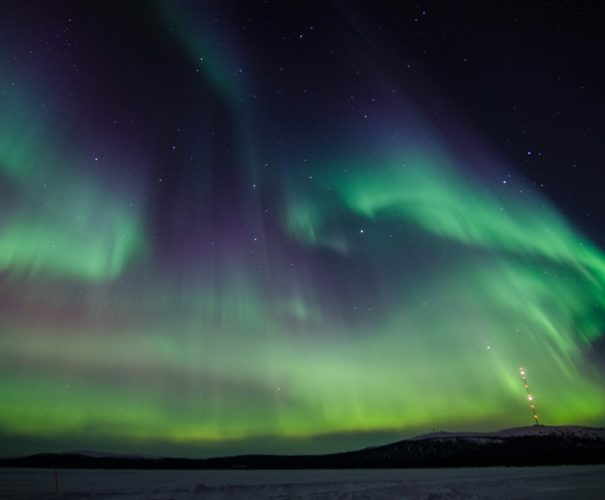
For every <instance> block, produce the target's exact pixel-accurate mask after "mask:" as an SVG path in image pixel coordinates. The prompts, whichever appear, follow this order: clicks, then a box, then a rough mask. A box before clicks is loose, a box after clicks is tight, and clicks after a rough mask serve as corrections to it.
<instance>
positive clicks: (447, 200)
mask: <svg viewBox="0 0 605 500" xmlns="http://www.w3.org/2000/svg"><path fill="white" fill-rule="evenodd" d="M165 10H166V9H165ZM167 16H168V18H169V20H168V21H167V22H173V23H177V22H181V23H185V22H186V20H185V19H184V16H183V14H181V13H179V12H176V11H170V12H169V13H168V14H167ZM194 35H195V33H194V31H193V30H191V29H189V28H186V27H185V28H183V27H181V28H180V29H177V36H178V38H179V39H180V40H183V43H184V44H186V46H187V49H188V53H189V54H190V55H191V57H192V58H199V57H200V56H199V53H200V51H202V52H203V51H204V50H208V49H207V48H206V45H204V44H203V43H202V42H200V41H199V39H197V38H195V37H194ZM209 40H210V41H209V42H207V43H211V42H212V41H211V39H209ZM211 52H212V51H211ZM209 57H210V56H209ZM219 59H220V58H219ZM210 64H211V65H210V67H209V68H208V66H206V70H205V71H206V72H207V77H208V79H209V81H210V85H211V87H212V88H213V89H214V91H216V92H217V94H219V95H220V96H221V97H220V99H226V100H228V101H229V100H231V101H237V100H238V99H239V98H240V97H241V95H243V94H242V92H243V91H242V89H241V88H239V86H235V84H233V86H229V85H228V84H227V83H225V82H227V81H231V79H230V78H229V77H228V76H229V75H228V73H229V71H230V70H229V71H227V70H226V69H224V68H221V67H220V65H219V66H216V65H215V64H214V63H213V62H212V61H211V59H210ZM217 64H218V63H217ZM4 73H5V74H8V73H10V72H9V71H8V70H7V71H5V72H4ZM3 80H4V81H2V82H0V86H1V87H2V94H0V116H1V117H7V116H10V117H12V119H11V120H10V122H9V121H8V120H6V119H5V118H2V119H1V120H0V195H1V196H0V210H1V218H0V273H1V276H0V278H1V281H0V313H1V314H0V394H2V397H1V398H0V439H1V440H2V441H3V442H4V443H5V444H4V445H3V446H2V447H0V452H1V453H2V454H11V453H16V452H24V451H40V448H43V449H44V450H48V451H52V450H63V449H69V448H73V447H77V448H97V449H106V450H112V451H124V452H132V451H133V450H136V451H137V452H138V451H141V452H153V453H171V454H178V455H192V456H204V455H213V454H220V453H235V452H238V453H243V452H261V451H267V452H268V451H273V452H314V451H321V452H324V451H334V450H343V449H347V448H353V447H356V446H365V445H370V444H376V443H377V442H381V441H388V440H390V439H397V438H401V437H404V436H408V435H411V434H413V433H415V432H420V431H429V430H431V429H432V428H439V429H445V428H447V429H461V428H466V429H486V430H487V429H494V428H497V427H506V426H514V425H528V424H529V423H530V422H531V416H530V413H529V409H528V408H527V402H526V395H525V392H524V389H523V386H522V383H521V380H520V378H519V375H518V369H519V367H520V366H524V367H525V368H526V370H527V373H528V378H529V383H530V386H531V388H532V390H533V391H535V398H536V404H537V408H538V413H539V416H540V418H541V420H542V421H543V422H544V423H546V424H569V423H577V424H588V425H590V424H594V425H603V424H604V423H605V391H603V387H605V375H604V373H603V370H602V367H600V366H599V364H598V363H597V362H595V360H594V359H593V356H594V352H593V351H594V347H593V346H594V343H595V342H597V341H599V340H600V339H601V338H602V335H603V332H604V331H605V256H604V255H603V253H602V252H601V251H600V250H599V249H598V248H596V247H595V246H594V245H593V244H592V243H591V242H590V241H588V240H587V239H586V238H584V237H583V236H582V235H580V234H578V233H577V232H576V231H575V230H574V228H573V227H572V226H571V225H570V223H569V222H568V221H566V220H565V218H564V217H563V216H562V215H561V214H560V213H559V212H558V211H557V210H556V208H555V207H553V206H551V205H550V204H549V203H548V202H547V201H546V200H545V199H544V198H543V197H542V196H541V195H540V194H539V193H538V192H537V191H536V190H535V188H533V187H532V186H531V185H528V184H526V183H524V182H523V181H520V180H514V181H507V183H506V184H504V183H502V184H499V185H498V186H499V187H498V188H497V189H494V188H493V187H490V186H493V184H494V183H493V181H491V182H488V180H486V179H482V178H481V177H479V176H474V175H470V174H469V172H472V171H474V169H475V167H476V166H475V165H473V164H470V163H469V162H468V161H467V160H465V159H462V158H460V157H459V156H457V155H456V154H455V153H454V152H453V151H452V150H451V148H449V147H448V145H447V143H446V142H445V141H442V140H441V138H440V137H439V135H438V134H437V133H436V132H432V133H431V134H430V135H432V138H431V141H430V146H428V145H427V146H425V147H420V146H415V145H414V144H413V142H410V141H403V140H402V141H401V142H400V143H399V144H397V147H396V148H383V149H382V150H379V151H378V152H375V153H373V154H368V153H367V152H364V151H363V150H360V151H352V148H350V147H348V148H344V147H343V148H342V150H343V151H346V153H343V154H342V155H341V156H339V157H334V155H327V154H326V155H323V156H322V155H317V157H316V158H315V159H314V160H313V161H311V162H310V164H312V165H314V166H312V167H309V168H308V169H307V170H305V173H304V175H305V177H304V178H303V177H302V176H299V177H297V176H295V175H294V174H283V172H288V169H287V168H284V169H283V170H281V171H279V172H282V173H281V174H280V175H282V176H283V178H280V179H279V181H280V182H279V183H277V184H276V183H273V184H271V185H270V183H268V182H267V183H263V181H262V180H259V181H256V179H255V182H258V185H255V190H256V192H259V193H263V192H265V193H266V192H268V191H271V190H274V189H275V185H278V186H280V187H279V190H280V192H279V193H277V196H275V197H274V198H272V199H275V200H277V201H275V202H274V204H273V205H272V206H270V207H269V208H270V212H271V213H272V214H273V213H274V214H277V215H276V220H277V223H276V226H275V227H272V228H269V229H267V226H266V225H263V223H262V221H261V218H260V217H261V216H260V215H257V212H258V213H264V212H263V210H262V208H264V207H260V208H259V204H258V202H257V201H255V202H250V206H252V208H253V210H250V211H249V213H248V215H247V217H248V219H246V224H241V226H242V227H244V226H245V228H246V229H245V230H246V231H247V230H248V229H249V228H250V227H253V228H254V229H255V231H254V232H252V231H251V233H253V234H252V235H251V237H250V238H249V242H248V243H246V245H248V246H245V247H244V246H242V245H241V244H240V245H235V244H233V245H231V244H229V243H228V239H226V238H223V239H221V238H220V237H219V236H220V235H215V234H214V232H217V229H216V226H213V225H212V224H211V223H210V222H208V220H206V219H204V220H201V221H199V222H198V221H196V224H195V225H194V226H193V227H194V229H192V231H196V232H199V234H202V235H210V236H212V237H214V236H216V240H217V241H218V244H217V247H220V248H216V249H212V250H208V251H207V253H205V254H201V253H200V255H199V256H198V255H197V254H195V252H193V253H194V254H195V255H196V256H195V258H193V260H192V261H191V262H189V264H191V265H190V267H189V268H186V272H183V273H180V274H179V273H172V272H171V271H172V269H173V267H177V266H176V265H175V264H174V263H173V262H167V260H162V256H161V255H159V254H158V253H157V252H155V253H154V250H153V244H154V235H153V234H152V233H153V232H152V231H151V230H150V227H149V226H150V225H151V224H150V222H149V219H146V217H145V213H144V212H145V209H144V203H143V202H144V197H145V195H143V194H141V192H139V191H138V190H137V189H136V188H132V190H130V191H128V190H125V191H128V194H125V192H124V191H121V190H120V187H119V186H120V185H121V183H122V181H123V180H124V179H123V178H106V177H103V175H102V172H101V171H100V170H98V168H97V167H96V166H94V165H91V164H90V163H91V160H90V158H89V156H90V155H89V154H88V152H87V151H85V150H84V149H83V148H78V147H76V146H73V147H70V146H67V144H71V141H70V139H69V138H70V137H73V136H74V135H78V134H81V135H82V136H86V134H89V133H90V131H84V132H81V131H79V123H78V120H77V119H76V118H75V117H72V116H65V115H64V114H62V112H61V109H62V107H61V105H60V103H54V105H53V104H52V103H49V104H48V107H44V108H43V107H41V106H40V105H39V101H41V100H42V98H41V97H40V93H39V92H38V91H36V90H35V89H30V90H29V92H27V91H23V90H19V89H23V88H24V86H23V85H16V86H13V85H11V81H13V80H15V79H10V78H8V77H3ZM217 89H218V90H217ZM217 99H219V98H218V97H217ZM231 104H233V102H232V103H231ZM235 106H236V104H234V107H235ZM246 112H247V113H248V112H249V113H253V112H254V110H253V109H252V107H247V111H246ZM249 140H250V141H252V139H251V138H250V139H249ZM242 149H245V148H242ZM335 149H337V148H335ZM385 149H387V150H385ZM369 150H370V148H369V147H368V151H369ZM242 156H243V155H242ZM112 161H114V162H115V163H117V164H119V165H125V166H128V165H129V163H130V162H132V161H133V160H132V159H131V156H129V155H128V154H126V153H124V154H123V155H122V156H120V155H119V154H115V155H114V158H112ZM242 163H243V165H242V166H241V171H242V177H244V179H243V180H241V184H242V185H251V184H252V181H251V179H250V177H251V174H250V172H251V171H254V169H253V168H251V163H253V162H252V161H249V162H246V161H243V162H242ZM114 167H115V165H114ZM235 182H236V181H234V183H235ZM237 182H239V180H238V181H237ZM255 199H256V198H255ZM203 201H204V202H206V201H207V200H206V199H204V200H203ZM246 203H247V201H244V202H243V204H244V205H245V206H246V208H248V205H246ZM208 204H210V202H208ZM235 222H238V221H235ZM241 222H242V221H241V220H240V221H239V223H241ZM248 222H249V224H248ZM234 225H236V224H235V223H234ZM263 228H264V229H263ZM243 230H244V229H242V231H243ZM253 235H255V236H254V238H253ZM210 236H209V237H208V238H209V239H210ZM257 240H258V241H257ZM212 244H213V245H214V240H213V241H212ZM183 246H186V245H183ZM213 248H214V247H213ZM171 266H172V267H171ZM179 269H181V268H179ZM27 442H30V443H32V444H31V446H30V449H27V450H26V449H25V448H26V447H25V448H24V446H25V445H24V444H23V443H27Z"/></svg>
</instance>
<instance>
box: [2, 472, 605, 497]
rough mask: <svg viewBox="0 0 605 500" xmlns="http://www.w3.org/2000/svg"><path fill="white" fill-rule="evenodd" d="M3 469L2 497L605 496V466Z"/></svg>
mask: <svg viewBox="0 0 605 500" xmlns="http://www.w3.org/2000/svg"><path fill="white" fill-rule="evenodd" d="M58 478H59V493H58V494H56V493H55V476H54V470H51V469H0V497H1V498H19V499H27V498H29V499H39V498H112V499H122V498H124V499H158V500H159V499H169V498H172V499H187V498H229V499H231V498H241V499H254V498H273V499H278V498H279V499H285V498H299V499H300V498H312V499H331V498H338V499H349V498H350V499H372V498H379V499H392V498H426V499H429V498H430V499H438V498H454V499H456V498H475V499H478V498H531V499H535V498H544V499H547V498H548V499H550V498H566V499H573V500H579V499H593V498H594V499H602V498H605V465H590V466H560V467H494V468H474V469H472V468H466V469H389V470H376V469H372V470H257V471H249V470H246V471H234V470H228V471H210V470H199V471H172V470H160V471H153V470H76V469H67V470H59V472H58Z"/></svg>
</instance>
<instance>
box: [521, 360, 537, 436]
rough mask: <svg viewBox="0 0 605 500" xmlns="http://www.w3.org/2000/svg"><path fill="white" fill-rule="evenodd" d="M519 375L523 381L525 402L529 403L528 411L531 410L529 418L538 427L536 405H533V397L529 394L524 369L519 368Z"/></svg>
mask: <svg viewBox="0 0 605 500" xmlns="http://www.w3.org/2000/svg"><path fill="white" fill-rule="evenodd" d="M519 375H520V376H521V380H523V387H525V390H526V391H527V400H528V401H529V409H530V410H531V416H532V418H533V419H534V422H535V424H536V425H540V422H539V421H538V415H537V413H536V404H535V403H534V397H533V396H532V394H531V392H529V385H528V383H527V375H526V374H525V369H524V368H519Z"/></svg>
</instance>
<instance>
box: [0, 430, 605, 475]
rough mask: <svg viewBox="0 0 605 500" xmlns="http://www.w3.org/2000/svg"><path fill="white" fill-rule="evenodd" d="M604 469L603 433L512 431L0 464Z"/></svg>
mask: <svg viewBox="0 0 605 500" xmlns="http://www.w3.org/2000/svg"><path fill="white" fill-rule="evenodd" d="M597 463H605V429H600V428H591V427H580V426H559V427H548V426H534V427H517V428H513V429H505V430H501V431H497V432H437V433H432V434H426V435H422V436H417V437H413V438H410V439H404V440H402V441H398V442H396V443H392V444H387V445H384V446H376V447H372V448H366V449H363V450H358V451H351V452H345V453H333V454H328V455H242V456H235V457H221V458H208V459H188V458H169V457H166V458H156V457H141V456H135V455H113V454H108V453H98V452H87V451H86V452H69V453H42V454H37V455H30V456H27V457H19V458H4V459H0V467H51V468H91V469H92V468H95V469H318V468H322V469H323V468H333V469H351V468H364V469H371V468H401V467H410V468H412V467H483V466H502V465H505V466H506V465H508V466H527V465H563V464H597Z"/></svg>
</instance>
